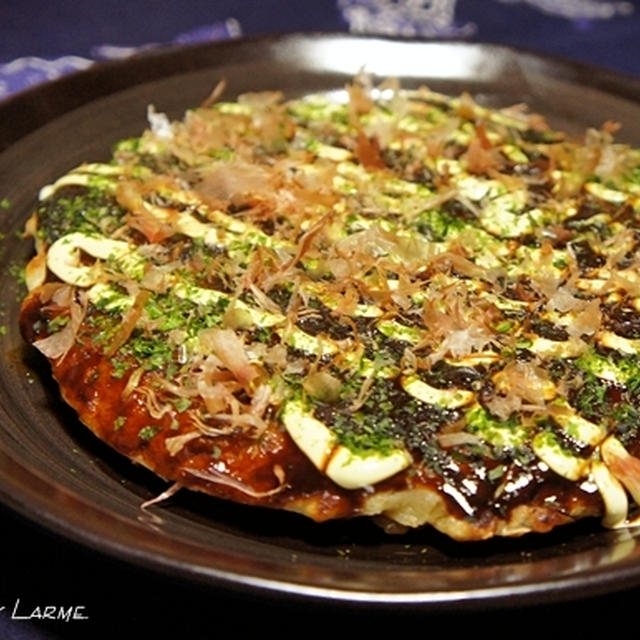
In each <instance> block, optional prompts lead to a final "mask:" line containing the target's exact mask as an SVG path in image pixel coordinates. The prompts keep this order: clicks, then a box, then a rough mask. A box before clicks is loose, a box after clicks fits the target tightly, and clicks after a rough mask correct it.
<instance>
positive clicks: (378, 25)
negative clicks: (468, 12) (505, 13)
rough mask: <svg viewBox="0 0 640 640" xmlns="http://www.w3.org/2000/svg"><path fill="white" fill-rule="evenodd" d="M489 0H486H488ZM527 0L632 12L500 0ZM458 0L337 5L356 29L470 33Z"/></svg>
mask: <svg viewBox="0 0 640 640" xmlns="http://www.w3.org/2000/svg"><path fill="white" fill-rule="evenodd" d="M485 1H486V0H485ZM497 1H498V2H500V3H502V4H526V5H529V6H530V7H533V8H534V9H538V10H540V11H541V12H543V13H546V14H550V15H553V16H557V17H560V18H566V19H569V20H604V19H611V18H615V17H617V16H620V15H629V14H631V13H633V4H632V3H631V2H610V1H607V0H497ZM456 3H457V0H338V8H339V9H340V10H341V12H342V16H343V18H344V20H345V21H346V22H347V24H348V25H349V31H351V32H353V33H380V34H386V35H398V36H428V37H434V36H441V37H442V36H444V37H452V36H455V37H459V38H464V37H469V36H472V35H474V34H476V32H477V30H478V27H477V25H475V24H474V23H473V22H466V23H463V24H458V23H457V22H456V19H455V14H456Z"/></svg>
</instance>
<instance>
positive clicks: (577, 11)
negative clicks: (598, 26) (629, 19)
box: [498, 0, 633, 20]
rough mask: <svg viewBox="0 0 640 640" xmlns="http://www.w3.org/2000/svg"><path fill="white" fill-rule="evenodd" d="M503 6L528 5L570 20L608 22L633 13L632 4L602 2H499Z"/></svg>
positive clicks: (564, 0)
mask: <svg viewBox="0 0 640 640" xmlns="http://www.w3.org/2000/svg"><path fill="white" fill-rule="evenodd" d="M498 2H502V3H503V4H528V5H530V6H532V7H534V8H536V9H540V10H541V11H543V12H544V13H548V14H551V15H555V16H560V17H563V18H568V19H569V20H607V19H611V18H615V17H616V16H619V15H629V14H631V13H632V12H633V5H632V4H631V3H630V2H608V1H602V0H498Z"/></svg>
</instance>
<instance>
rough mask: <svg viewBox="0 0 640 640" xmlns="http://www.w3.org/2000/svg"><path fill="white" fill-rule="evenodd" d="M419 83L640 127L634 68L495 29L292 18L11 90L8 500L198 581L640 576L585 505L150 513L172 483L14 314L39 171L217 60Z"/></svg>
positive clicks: (402, 590)
mask: <svg viewBox="0 0 640 640" xmlns="http://www.w3.org/2000/svg"><path fill="white" fill-rule="evenodd" d="M363 66H364V67H366V69H367V70H368V71H370V72H373V73H375V74H377V75H379V76H381V77H387V76H398V77H400V78H401V79H402V82H403V85H404V86H407V87H411V86H415V85H418V84H424V83H426V84H428V85H430V86H431V87H432V88H434V89H437V90H441V91H444V92H450V93H457V92H460V91H462V90H467V91H469V92H471V93H472V94H473V95H474V96H475V97H476V99H477V100H479V101H480V102H482V103H486V104H488V105H492V106H497V105H503V106H505V105H509V104H512V103H516V102H527V103H528V104H530V105H531V106H532V108H533V109H534V110H536V111H540V112H542V113H544V114H546V115H547V116H548V117H549V119H550V121H551V123H552V124H553V125H554V126H557V127H561V128H563V129H567V130H570V131H574V132H577V131H580V130H583V129H584V128H585V127H587V126H599V125H600V124H601V123H602V122H603V121H605V120H617V121H620V122H621V123H623V128H622V132H621V134H620V136H619V138H620V139H621V140H625V141H628V142H631V143H634V144H639V145H640V82H638V81H637V80H633V79H628V78H621V77H618V76H615V75H612V74H610V73H607V72H604V71H600V70H594V69H590V68H586V67H582V66H576V65H573V64H569V63H564V62H559V61H557V60H549V59H544V58H540V57H537V56H535V55H531V54H527V53H523V52H516V51H513V50H510V49H505V48H501V47H496V46H487V45H477V44H461V43H425V42H409V41H401V42H399V41H393V40H385V39H367V38H355V37H350V36H342V35H335V36H333V35H315V36H296V35H293V36H286V37H279V38H272V39H265V40H256V41H233V42H225V43H221V44H214V45H206V46H198V47H196V48H187V49H173V50H158V51H155V52H151V53H148V54H145V55H144V56H141V57H138V58H134V59H130V60H128V61H125V62H121V63H115V64H106V65H104V66H97V67H94V68H93V69H91V70H89V71H86V72H82V73H80V74H78V75H74V76H71V77H67V78H64V79H62V80H60V81H58V82H56V83H54V84H50V85H46V86H42V87H39V88H37V89H35V90H32V91H30V92H27V93H25V94H22V95H19V96H16V97H15V98H13V99H12V100H10V101H8V102H6V103H4V104H0V149H2V151H0V200H4V201H5V202H9V207H8V208H6V209H3V210H2V213H1V216H0V231H1V232H2V233H3V234H4V238H5V240H4V242H3V244H2V256H1V260H2V266H3V269H2V272H1V273H0V288H1V289H2V291H3V298H2V311H3V315H4V317H3V319H2V323H3V326H4V327H5V328H6V333H4V334H3V335H1V336H0V347H1V353H2V356H1V359H0V500H1V501H2V502H3V503H4V504H5V505H6V506H8V507H10V508H12V509H14V510H16V511H18V512H19V513H21V514H22V515H24V516H26V517H27V518H29V519H31V520H33V521H35V522H37V523H39V524H40V525H42V526H43V527H45V528H46V529H47V530H51V531H54V532H56V533H58V534H62V535H63V536H65V537H66V538H69V539H71V540H73V541H75V542H78V543H81V544H82V545H84V546H85V547H89V548H93V549H96V550H99V551H101V552H102V553H104V554H106V555H107V556H109V555H111V556H116V557H118V558H120V559H124V560H126V561H128V562H131V563H134V564H137V565H143V566H145V567H151V568H153V569H155V570H159V571H162V572H163V573H168V574H172V575H177V576H181V577H182V578H186V579H188V580H190V581H193V582H199V583H203V584H205V585H209V586H222V587H228V588H233V589H241V590H248V591H251V592H252V593H263V594H272V595H273V594H276V595H292V596H294V595H295V596H298V597H303V598H309V599H313V600H319V599H329V600H333V601H341V602H351V603H356V602H365V603H370V604H376V605H378V606H380V607H384V606H385V605H394V606H398V605H400V604H405V605H412V606H418V607H420V608H423V609H424V608H427V609H429V608H432V607H433V608H435V607H438V608H442V607H445V608H446V607H450V606H456V607H460V606H467V607H468V606H474V605H475V606H478V605H480V604H483V605H484V604H496V605H512V604H522V603H525V602H532V601H534V600H535V601H540V600H547V601H550V600H552V599H553V600H556V599H558V598H565V599H569V598H577V597H579V596H580V597H581V596H585V595H594V594H598V593H604V592H608V591H613V590H616V589H621V588H623V587H625V586H633V585H637V584H639V583H640V546H639V545H638V539H639V538H638V536H637V534H636V533H635V532H634V531H618V532H610V531H603V530H602V529H601V528H600V525H599V523H598V522H584V523H579V524H578V525H576V526H570V527H566V528H564V529H561V530H559V531H557V532H554V533H552V534H550V535H547V536H537V537H526V538H523V539H520V540H503V541H489V542H487V543H482V544H480V543H477V544H456V543H453V542H450V541H448V540H446V539H444V538H443V537H441V536H439V535H437V534H435V533H434V532H432V531H417V532H412V533H411V534H409V535H407V536H403V537H394V538H389V537H385V536H384V535H383V534H382V533H380V531H379V530H378V529H377V528H376V527H375V526H374V525H373V524H371V523H369V522H362V521H352V522H332V523H327V524H322V525H317V524H314V523H311V522H308V521H306V520H304V519H302V518H301V517H298V516H295V515H292V514H287V513H277V512H271V511H263V510H260V509H251V508H246V507H240V506H237V505H233V504H226V503H222V502H220V501H218V500H215V499H212V498H208V497H206V496H201V495H193V494H188V493H181V494H178V495H177V496H175V497H174V498H173V499H172V500H171V501H169V502H168V503H166V504H165V505H163V506H159V507H156V508H154V509H152V514H153V516H152V515H149V514H148V513H144V512H142V511H141V510H140V504H141V503H142V502H143V501H144V500H146V499H148V498H150V497H153V496H154V495H157V494H158V493H160V492H161V491H162V490H163V489H164V486H163V484H162V483H161V482H159V481H158V480H157V479H156V478H155V477H153V476H152V475H151V474H149V473H147V472H146V471H145V470H143V469H140V468H137V467H134V466H133V465H132V464H131V463H129V461H127V460H125V459H123V458H121V457H120V456H118V455H117V454H115V453H113V452H112V451H110V450H109V449H108V448H106V447H105V446H104V445H103V444H102V443H101V442H99V441H97V440H96V439H95V438H94V437H93V436H92V435H91V434H90V433H89V432H88V431H87V430H86V429H85V428H84V427H83V426H82V425H80V424H79V423H78V421H77V419H76V418H75V415H74V414H73V413H72V412H71V411H70V410H69V409H67V408H66V407H65V406H64V405H63V404H62V403H61V401H60V400H59V398H58V395H57V391H56V388H55V385H53V383H52V382H51V380H50V377H49V372H48V368H47V366H46V363H45V362H44V361H43V359H41V358H40V357H39V356H38V355H37V354H36V353H35V352H34V350H32V349H30V348H28V347H26V346H25V345H23V343H22V341H21V339H20V336H19V333H18V330H17V322H16V316H17V310H18V298H19V295H20V291H19V285H18V284H17V283H16V279H15V275H14V271H15V270H14V269H13V267H14V265H19V264H22V263H24V261H25V259H26V257H27V256H28V255H29V253H30V246H29V244H28V243H21V242H18V241H16V240H15V238H16V233H17V231H18V230H20V229H21V228H22V225H23V223H24V221H25V219H26V217H27V216H28V215H29V213H30V211H31V210H32V208H33V206H34V203H35V201H36V197H37V192H38V188H39V187H40V186H41V185H43V184H46V183H48V182H49V181H51V180H52V179H54V178H55V177H56V176H58V175H59V174H61V173H62V172H64V171H66V170H68V169H70V168H71V167H73V166H74V165H76V164H78V163H80V162H82V161H85V160H95V159H106V158H107V157H108V155H109V150H110V148H111V145H112V144H113V143H114V142H115V141H117V140H118V139H120V138H123V137H126V136H131V135H135V134H136V133H138V132H140V131H141V130H142V128H143V127H144V126H145V125H146V107H147V105H148V104H153V105H155V107H156V108H157V109H158V110H161V111H165V112H167V113H168V114H169V115H170V116H171V117H176V118H177V117H181V116H182V114H183V113H184V110H185V109H186V108H188V107H189V106H191V105H196V104H198V103H199V102H200V101H202V100H203V99H204V98H205V97H206V96H207V95H208V93H209V92H210V91H211V89H212V87H213V86H214V85H215V84H216V83H217V82H218V80H220V79H221V78H226V80H227V83H228V89H227V95H228V96H230V97H232V96H234V95H235V94H237V93H239V92H242V91H248V90H261V89H275V88H277V89H281V90H283V91H284V92H285V94H286V95H287V96H295V95H300V94H304V93H308V92H312V91H327V90H332V89H336V88H341V87H342V86H344V84H345V82H347V80H348V79H349V78H351V77H352V76H353V75H354V74H355V73H356V72H358V70H359V69H361V68H362V67H363Z"/></svg>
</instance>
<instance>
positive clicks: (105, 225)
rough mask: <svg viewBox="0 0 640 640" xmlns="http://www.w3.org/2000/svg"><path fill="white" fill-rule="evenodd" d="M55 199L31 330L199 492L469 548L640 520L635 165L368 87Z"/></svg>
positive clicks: (85, 416) (228, 108) (203, 135)
mask: <svg viewBox="0 0 640 640" xmlns="http://www.w3.org/2000/svg"><path fill="white" fill-rule="evenodd" d="M149 121H150V128H149V130H147V131H146V132H144V133H143V134H142V136H141V137H140V138H138V139H136V140H127V141H123V142H122V143H120V144H119V145H118V146H117V148H116V151H115V152H114V157H113V161H112V162H111V163H110V164H87V165H83V166H81V167H78V168H77V169H74V170H73V171H71V172H70V173H69V174H67V175H66V176H63V177H62V178H61V179H60V180H58V181H57V182H56V183H55V184H53V185H50V186H48V187H45V188H44V189H43V190H42V192H41V202H40V204H39V206H38V209H37V211H36V213H35V214H34V217H33V218H32V219H31V220H30V222H29V224H28V226H27V230H28V232H29V233H30V235H32V236H34V238H35V243H36V256H35V257H34V259H33V260H32V261H31V263H30V264H29V265H28V267H27V283H28V285H29V289H30V291H29V294H28V296H27V298H26V299H25V301H24V303H23V306H22V310H21V317H20V324H21V330H22V333H23V335H24V337H25V339H26V340H27V341H29V342H31V343H33V344H34V346H35V347H36V348H38V349H39V350H40V351H41V352H42V353H43V354H44V355H45V356H46V357H47V358H48V360H49V361H50V363H51V367H52V372H53V375H54V377H55V379H56V380H57V382H58V384H59V386H60V390H61V394H62V396H63V398H64V399H65V401H66V402H67V403H68V404H69V405H71V406H72V407H73V408H74V409H75V410H76V411H77V413H78V415H79V417H80V420H81V421H82V422H83V423H85V424H86V425H87V426H88V427H89V428H90V429H91V430H92V431H93V432H94V433H95V434H96V435H97V436H98V437H99V438H100V439H102V440H104V441H105V442H107V443H108V444H110V445H111V446H112V447H114V448H115V449H116V450H118V451H119V452H121V453H122V454H124V455H126V456H128V457H129V458H131V459H132V460H134V461H136V462H138V463H141V464H143V465H145V466H146V467H148V468H149V469H151V470H152V471H154V472H155V473H157V474H158V475H160V476H162V477H163V478H165V479H167V480H168V481H173V482H176V483H178V484H179V485H180V486H183V487H186V488H191V489H196V490H201V491H204V492H207V493H211V494H213V495H216V496H218V497H221V498H224V499H229V500H234V501H238V502H243V503H246V504H254V505H263V506H269V507H273V508H278V509H287V510H292V511H296V512H299V513H302V514H304V515H306V516H308V517H310V518H312V519H314V520H317V521H323V520H328V519H333V518H350V517H356V516H371V517H373V516H376V517H377V516H382V517H383V519H384V520H387V521H391V522H393V523H395V524H396V525H400V526H402V527H411V528H413V527H420V526H424V525H431V526H433V527H435V528H437V529H438V530H440V531H442V532H444V533H445V534H447V535H449V536H451V537H453V538H455V539H459V540H478V539H485V538H489V537H492V536H496V535H500V536H519V535H522V534H524V533H527V532H530V531H536V532H545V531H549V530H551V529H552V528H553V527H555V526H557V525H561V524H565V523H568V522H572V521H574V520H576V519H579V518H584V517H589V516H598V517H602V518H603V521H604V524H605V525H606V526H625V525H627V524H629V522H630V515H629V513H630V510H631V509H632V508H631V507H630V506H629V505H634V504H635V503H637V502H638V501H639V500H640V490H639V489H638V487H639V486H640V485H639V484H638V479H639V478H640V471H639V469H640V460H639V459H638V458H636V457H635V454H636V453H637V449H638V442H639V438H638V426H639V424H640V423H639V421H638V413H639V412H640V386H639V383H638V381H640V356H639V353H640V276H639V275H638V259H639V256H638V248H639V246H640V245H639V240H640V223H639V220H638V209H639V208H640V204H639V203H640V201H639V200H638V194H640V153H639V152H638V151H637V150H635V149H632V148H629V147H627V146H625V145H621V144H617V143H616V142H615V141H614V139H613V133H614V130H615V127H613V126H612V125H610V124H607V125H605V126H604V127H603V128H602V130H600V131H588V132H587V133H586V134H585V137H584V139H583V140H580V141H573V140H567V139H565V137H564V136H563V135H562V134H561V133H559V132H556V131H552V130H550V129H549V128H548V126H547V125H546V123H545V122H544V120H543V119H542V118H540V117H539V116H536V115H533V114H530V113H528V112H526V111H525V110H523V109H522V108H511V109H505V110H502V111H497V110H489V109H486V108H483V107H481V106H479V105H477V104H475V103H474V102H473V100H472V99H471V98H470V97H469V96H466V95H465V96H461V97H460V98H448V97H445V96H442V95H439V94H436V93H434V92H432V91H430V90H428V89H421V90H418V91H412V92H403V91H401V90H400V89H399V87H398V86H397V85H396V83H393V82H387V83H384V84H383V85H381V86H380V87H373V86H372V85H371V84H370V82H369V80H368V79H366V78H357V79H356V80H355V81H354V83H353V84H352V85H351V86H349V87H348V88H347V90H346V91H345V95H344V101H339V100H338V101H335V102H332V101H329V100H328V99H326V98H324V97H321V96H312V97H309V98H307V99H304V100H296V101H290V102H285V101H283V100H282V97H281V96H280V95H279V94H277V93H266V94H265V93H261V94H248V95H244V96H241V97H240V98H239V99H238V100H237V101H236V102H219V103H216V104H213V105H208V106H205V107H201V108H198V109H195V110H192V111H189V112H188V113H187V115H186V116H185V118H184V120H183V121H181V122H175V123H170V122H169V121H168V120H167V119H166V117H165V116H164V115H163V114H159V113H157V112H155V110H153V109H150V111H149Z"/></svg>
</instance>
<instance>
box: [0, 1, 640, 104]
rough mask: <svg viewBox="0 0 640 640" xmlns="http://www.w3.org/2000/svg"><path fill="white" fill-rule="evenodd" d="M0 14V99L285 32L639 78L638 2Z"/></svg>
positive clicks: (138, 7)
mask: <svg viewBox="0 0 640 640" xmlns="http://www.w3.org/2000/svg"><path fill="white" fill-rule="evenodd" d="M3 4H5V5H10V6H3V7H2V6H0V33H1V34H2V38H0V98H2V97H6V96H8V95H11V94H12V93H14V92H16V91H19V90H21V89H24V88H27V87H29V86H32V85H34V84H37V83H39V82H43V81H47V80H51V79H54V78H56V77H58V76H60V75H62V74H64V73H68V72H70V71H75V70H79V69H84V68H86V67H88V66H89V65H91V64H93V62H94V61H96V60H101V59H109V58H122V57H125V56H127V55H131V54H132V53H134V52H136V51H139V50H141V49H144V48H148V47H154V46H159V45H164V44H177V43H193V42H202V41H213V40H220V39H226V38H235V37H240V36H243V35H247V36H252V35H258V34H264V33H283V32H288V31H351V32H354V33H382V34H388V35H400V36H409V37H415V36H417V37H427V38H457V39H463V40H468V41H482V42H496V43H501V44H507V45H514V46H519V47H523V48H527V49H531V50H533V51H538V52H541V53H547V54H552V55H558V56H561V57H565V58H570V59H575V60H578V61H582V62H587V63H590V64H596V65H598V66H602V67H608V68H610V69H614V70H617V71H621V72H624V73H627V74H633V75H638V76H640V38H639V37H638V35H640V0H627V1H622V2H621V1H610V0H314V1H313V2H309V1H308V0H240V1H238V0H216V1H215V2H212V1H211V0H187V1H180V0H161V1H158V0H136V2H132V3H117V2H114V1H109V0H104V1H100V2H97V1H95V0H84V1H81V2H78V0H58V1H57V2H54V3H42V2H40V1H39V0H22V1H21V2H20V3H3Z"/></svg>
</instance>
